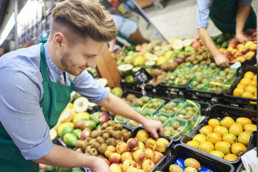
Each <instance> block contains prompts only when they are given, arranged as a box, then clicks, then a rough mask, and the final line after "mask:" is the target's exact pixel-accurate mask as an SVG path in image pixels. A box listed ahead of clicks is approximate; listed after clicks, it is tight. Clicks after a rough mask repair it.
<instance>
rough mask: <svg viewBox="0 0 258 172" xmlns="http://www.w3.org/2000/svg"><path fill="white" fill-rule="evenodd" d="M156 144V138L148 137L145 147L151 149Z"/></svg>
mask: <svg viewBox="0 0 258 172" xmlns="http://www.w3.org/2000/svg"><path fill="white" fill-rule="evenodd" d="M155 144H156V140H155V139H153V138H148V139H147V140H146V142H145V147H146V148H150V149H153V146H154V145H155Z"/></svg>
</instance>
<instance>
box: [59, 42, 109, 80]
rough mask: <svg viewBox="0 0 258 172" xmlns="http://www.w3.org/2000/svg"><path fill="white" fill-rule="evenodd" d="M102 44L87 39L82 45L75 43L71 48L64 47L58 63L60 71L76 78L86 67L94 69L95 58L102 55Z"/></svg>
mask: <svg viewBox="0 0 258 172" xmlns="http://www.w3.org/2000/svg"><path fill="white" fill-rule="evenodd" d="M104 44H105V43H104V42H97V41H94V40H93V39H91V38H90V37H87V38H86V41H85V43H84V44H82V43H77V44H76V45H74V46H73V47H69V46H68V45H66V46H65V47H64V50H63V53H62V57H61V61H60V62H61V65H62V71H66V72H68V73H70V74H72V75H75V76H78V75H80V74H81V73H82V72H83V71H84V70H85V69H86V68H87V67H92V68H95V67H96V56H97V55H99V54H101V53H102V51H103V47H104Z"/></svg>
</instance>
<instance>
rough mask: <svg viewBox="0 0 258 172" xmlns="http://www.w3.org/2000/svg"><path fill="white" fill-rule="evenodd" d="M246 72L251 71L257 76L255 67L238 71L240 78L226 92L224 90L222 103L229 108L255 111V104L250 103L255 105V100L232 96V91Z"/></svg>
mask: <svg viewBox="0 0 258 172" xmlns="http://www.w3.org/2000/svg"><path fill="white" fill-rule="evenodd" d="M247 71H252V72H254V73H256V74H257V67H253V66H248V67H245V68H243V69H242V70H240V71H239V74H240V77H238V78H237V80H236V82H234V83H233V84H232V85H231V87H230V88H229V89H228V90H225V91H224V92H223V97H224V102H225V103H226V104H227V105H230V106H235V107H241V108H248V109H254V110H256V109H257V104H254V103H252V102H256V103H257V99H251V98H244V97H236V96H233V91H234V89H235V88H236V86H237V84H238V83H239V82H240V80H241V79H242V78H243V76H244V74H245V73H246V72H247Z"/></svg>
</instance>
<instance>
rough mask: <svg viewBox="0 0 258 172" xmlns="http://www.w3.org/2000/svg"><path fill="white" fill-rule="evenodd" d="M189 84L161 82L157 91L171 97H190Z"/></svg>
mask: <svg viewBox="0 0 258 172" xmlns="http://www.w3.org/2000/svg"><path fill="white" fill-rule="evenodd" d="M186 88H187V86H177V87H176V86H167V85H164V84H159V85H158V86H157V92H158V93H159V94H164V96H168V97H169V98H183V99H187V98H189V95H188V91H187V89H186Z"/></svg>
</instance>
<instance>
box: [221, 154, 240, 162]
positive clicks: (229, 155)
mask: <svg viewBox="0 0 258 172" xmlns="http://www.w3.org/2000/svg"><path fill="white" fill-rule="evenodd" d="M237 158H238V157H237V156H236V155H234V154H227V155H226V156H224V159H225V160H228V161H235V160H237Z"/></svg>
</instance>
